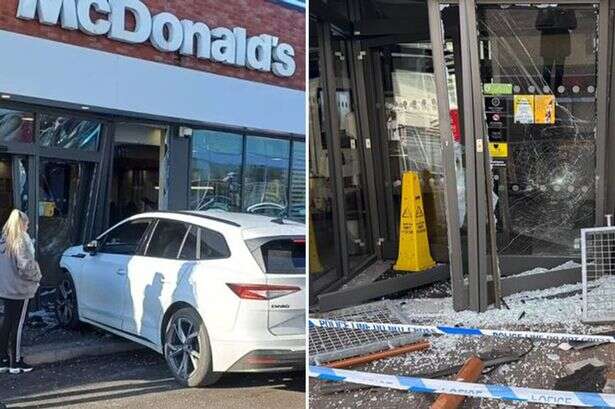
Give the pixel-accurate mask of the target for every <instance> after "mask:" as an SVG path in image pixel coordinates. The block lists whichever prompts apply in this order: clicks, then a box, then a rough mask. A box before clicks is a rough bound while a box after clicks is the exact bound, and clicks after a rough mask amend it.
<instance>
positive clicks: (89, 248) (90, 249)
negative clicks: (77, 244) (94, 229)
mask: <svg viewBox="0 0 615 409" xmlns="http://www.w3.org/2000/svg"><path fill="white" fill-rule="evenodd" d="M97 250H98V241H97V240H92V241H91V242H89V243H87V244H84V245H83V251H85V252H86V253H90V254H94V253H96V251H97Z"/></svg>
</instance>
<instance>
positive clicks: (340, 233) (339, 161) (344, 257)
mask: <svg viewBox="0 0 615 409" xmlns="http://www.w3.org/2000/svg"><path fill="white" fill-rule="evenodd" d="M355 11H356V10H355ZM312 17H314V23H315V28H316V29H317V30H318V37H319V54H320V61H319V65H320V67H319V69H320V78H321V89H322V95H323V111H324V112H323V114H324V115H323V116H324V118H323V119H324V120H323V123H322V124H321V126H322V128H323V130H324V134H325V138H326V143H327V148H328V149H327V150H328V152H329V155H328V162H329V174H330V177H331V184H332V186H331V191H332V193H333V209H332V210H333V211H332V213H333V231H334V242H335V243H336V249H335V252H334V253H335V255H336V265H335V270H334V271H335V273H326V274H325V275H324V276H322V277H318V278H317V279H314V280H313V281H310V289H311V292H312V295H313V296H316V295H317V294H318V293H321V292H323V291H325V290H327V291H328V290H333V289H335V288H337V287H339V286H341V285H342V284H343V283H345V282H347V281H349V280H350V279H351V278H352V277H354V276H355V275H357V274H358V273H359V272H361V271H362V270H363V269H364V268H365V267H367V266H368V265H369V264H371V263H372V262H373V261H375V260H376V257H377V254H376V249H377V244H378V237H379V236H378V234H379V233H378V232H379V229H378V224H377V219H374V217H376V215H377V213H376V209H375V206H374V205H375V204H376V203H377V197H376V195H375V193H374V192H375V189H376V188H375V179H374V170H373V163H372V161H371V144H370V143H371V139H370V138H369V133H367V130H366V128H365V125H366V124H364V123H363V121H362V119H363V115H364V114H365V112H364V111H365V109H366V108H365V89H364V86H363V82H364V81H363V78H364V77H365V71H364V70H363V67H362V61H361V60H362V59H363V53H362V52H361V50H360V45H359V42H358V41H357V40H354V39H353V38H352V33H351V32H348V31H346V30H344V29H343V27H345V26H344V25H340V24H338V23H339V22H333V21H328V20H327V19H326V18H325V19H321V18H319V17H318V16H310V18H312ZM333 31H334V32H336V33H337V34H339V35H340V36H341V37H343V42H344V51H345V53H346V56H345V57H346V59H347V61H348V75H349V80H350V86H351V88H352V93H351V94H352V95H351V101H352V104H353V107H354V112H355V120H356V125H357V138H358V139H357V146H356V149H357V154H358V157H359V161H360V164H359V166H360V173H361V175H360V179H361V187H362V189H361V190H362V194H363V196H364V199H365V204H366V206H367V207H368V208H367V209H366V210H365V214H366V218H367V221H366V223H367V231H366V232H365V234H366V239H367V240H368V241H369V243H368V244H369V250H370V254H367V255H365V257H364V258H363V259H362V260H361V261H360V262H359V263H358V264H357V265H355V266H353V267H352V268H351V266H350V259H349V254H348V249H349V236H348V231H347V229H346V226H345V223H346V220H347V217H346V216H347V211H346V210H347V209H346V205H345V197H344V186H343V169H342V165H343V157H342V149H341V143H340V140H339V138H337V137H335V136H334V135H337V130H338V129H339V123H338V122H339V121H338V118H337V112H336V110H335V105H336V94H335V72H334V58H335V56H334V54H333V51H332V50H333V48H332V41H333V40H332V32H333ZM331 274H334V275H335V277H331V276H330V275H331Z"/></svg>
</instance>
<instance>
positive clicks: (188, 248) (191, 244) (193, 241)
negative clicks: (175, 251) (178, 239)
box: [179, 226, 199, 260]
mask: <svg viewBox="0 0 615 409" xmlns="http://www.w3.org/2000/svg"><path fill="white" fill-rule="evenodd" d="M198 230H199V228H198V227H196V226H190V230H188V233H187V234H186V238H185V239H184V245H183V246H182V250H181V253H179V259H180V260H196V259H197V257H196V254H197V250H196V246H197V240H198V237H197V235H198Z"/></svg>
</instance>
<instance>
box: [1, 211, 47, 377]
mask: <svg viewBox="0 0 615 409" xmlns="http://www.w3.org/2000/svg"><path fill="white" fill-rule="evenodd" d="M28 225H29V220H28V216H27V215H26V214H25V213H24V212H22V211H20V210H17V209H14V210H13V211H12V212H11V214H10V216H9V218H8V220H7V222H6V224H5V225H4V227H3V228H2V236H1V237H0V301H2V302H3V304H4V319H3V320H2V322H1V323H0V372H9V373H12V374H18V373H22V372H30V371H31V370H32V367H31V366H29V365H26V364H25V363H24V362H23V360H22V359H21V330H22V327H23V324H24V321H25V319H26V315H27V311H28V301H29V300H30V298H32V297H34V294H35V293H36V290H37V289H38V286H39V282H40V280H41V271H40V268H39V266H38V263H37V262H36V259H35V258H34V244H33V243H32V239H31V238H30V236H29V235H28Z"/></svg>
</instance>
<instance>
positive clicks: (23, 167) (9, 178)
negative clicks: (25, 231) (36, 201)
mask: <svg viewBox="0 0 615 409" xmlns="http://www.w3.org/2000/svg"><path fill="white" fill-rule="evenodd" d="M13 209H19V210H21V211H24V212H26V213H28V160H27V158H26V157H22V156H13V155H0V228H1V227H2V226H4V223H6V220H7V219H8V217H9V215H10V214H11V211H12V210H13Z"/></svg>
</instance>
